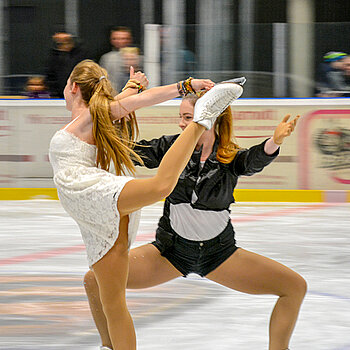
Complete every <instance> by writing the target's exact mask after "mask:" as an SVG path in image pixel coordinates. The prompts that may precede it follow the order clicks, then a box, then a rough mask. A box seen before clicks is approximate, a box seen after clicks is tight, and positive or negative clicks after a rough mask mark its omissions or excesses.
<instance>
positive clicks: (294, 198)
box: [0, 188, 350, 203]
mask: <svg viewBox="0 0 350 350" xmlns="http://www.w3.org/2000/svg"><path fill="white" fill-rule="evenodd" d="M234 196H235V199H236V202H308V203H310V202H327V203H329V202H332V203H350V191H325V190H269V189H236V190H235V192H234ZM34 199H50V200H58V196H57V190H56V189H55V188H0V200H8V201H9V200H34Z"/></svg>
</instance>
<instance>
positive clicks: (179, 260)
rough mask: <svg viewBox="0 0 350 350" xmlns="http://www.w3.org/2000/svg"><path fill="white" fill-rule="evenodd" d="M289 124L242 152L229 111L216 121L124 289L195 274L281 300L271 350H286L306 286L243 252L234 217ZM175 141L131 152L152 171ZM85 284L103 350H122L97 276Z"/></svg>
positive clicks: (133, 262)
mask: <svg viewBox="0 0 350 350" xmlns="http://www.w3.org/2000/svg"><path fill="white" fill-rule="evenodd" d="M197 101H198V96H197V95H194V94H188V95H187V96H185V97H184V98H183V100H182V103H181V105H180V121H179V126H180V128H181V129H182V130H186V128H187V127H188V126H189V125H190V123H191V122H192V120H193V115H194V107H195V104H196V103H197ZM288 118H289V116H286V117H285V118H284V119H283V121H282V122H281V123H280V124H279V125H278V126H277V127H276V129H275V131H274V135H273V137H271V138H269V139H267V140H265V141H264V142H262V143H261V144H258V145H255V146H253V147H251V148H249V149H242V148H240V147H239V146H238V145H237V144H236V143H234V142H233V139H234V135H233V125H232V123H233V121H232V113H231V108H230V107H228V108H227V109H226V110H225V111H224V112H223V113H222V114H221V115H220V116H219V117H218V119H217V120H216V122H215V124H214V127H213V128H211V129H210V130H207V131H205V132H204V133H203V135H202V136H201V137H200V139H199V141H198V143H197V146H196V149H195V151H194V153H193V154H192V157H191V159H190V161H189V163H188V164H187V166H186V168H185V170H184V171H183V172H182V174H181V176H180V178H179V180H178V182H177V185H176V187H175V189H174V190H173V192H172V193H171V194H170V195H169V196H168V197H167V198H166V199H165V203H164V209H163V216H162V217H161V218H160V220H159V223H158V227H157V231H156V240H155V241H154V242H152V243H151V244H146V245H143V246H140V247H137V248H134V249H131V250H130V253H129V275H128V280H127V288H131V289H139V288H148V287H152V286H155V285H158V284H161V283H164V282H167V281H170V280H172V279H174V278H177V277H180V276H183V277H186V276H187V275H188V274H189V273H196V274H198V275H199V276H201V277H206V278H208V279H210V280H212V281H214V282H217V283H219V284H221V285H223V286H226V287H228V288H231V289H233V290H237V291H241V292H244V293H248V294H272V295H276V296H278V300H277V302H276V305H275V307H274V310H273V312H272V315H271V319H270V344H269V349H270V350H285V349H288V346H289V340H290V337H291V335H292V332H293V329H294V326H295V323H296V320H297V317H298V313H299V309H300V306H301V303H302V301H303V298H304V295H305V293H306V282H305V280H304V279H303V278H302V277H301V276H300V275H299V274H297V273H296V272H294V271H292V270H291V269H289V268H287V267H286V266H283V265H282V264H280V263H278V262H276V261H273V260H271V259H268V258H265V257H263V256H260V255H257V254H254V253H252V252H249V251H247V250H245V249H242V248H240V247H238V246H237V245H236V240H235V232H234V228H233V226H232V223H231V219H230V216H229V214H230V205H231V204H232V203H234V197H233V190H234V188H235V186H236V184H237V181H238V178H239V177H240V176H250V175H253V174H254V173H257V172H260V171H262V170H263V168H264V167H265V166H267V165H268V164H270V163H271V162H272V161H273V160H274V159H275V158H276V157H277V155H278V154H279V148H280V145H281V144H282V143H283V140H284V138H285V137H288V136H289V135H290V134H291V133H292V131H293V130H294V128H295V126H296V123H297V120H298V117H296V118H295V119H293V120H291V121H288ZM178 137H179V135H172V136H162V137H161V138H159V139H153V140H151V141H146V140H142V141H140V142H138V143H137V146H136V147H135V149H134V150H135V151H136V152H137V153H138V154H139V155H140V156H141V158H142V159H143V162H144V165H145V166H146V167H147V168H157V167H158V166H159V164H160V162H161V161H162V158H163V157H164V155H165V153H166V152H167V150H168V149H169V148H170V147H171V145H172V144H173V143H174V142H175V140H176V139H177V138H178ZM276 234H279V233H276ZM84 286H85V290H86V293H87V296H88V300H89V304H90V309H91V312H92V315H93V318H94V320H95V323H96V326H97V329H98V331H99V334H100V337H101V341H102V346H101V348H100V349H101V350H108V349H118V348H113V347H112V343H111V339H110V337H109V332H108V328H107V322H106V318H105V315H104V313H103V309H102V305H101V301H100V296H99V290H98V285H97V282H96V278H95V276H94V272H93V271H89V272H87V274H86V275H85V278H84ZM232 331H234V330H232ZM203 345H204V344H203Z"/></svg>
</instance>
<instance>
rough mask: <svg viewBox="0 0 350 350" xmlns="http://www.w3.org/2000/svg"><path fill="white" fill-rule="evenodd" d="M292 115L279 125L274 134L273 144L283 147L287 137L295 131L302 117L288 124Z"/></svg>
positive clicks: (297, 117)
mask: <svg viewBox="0 0 350 350" xmlns="http://www.w3.org/2000/svg"><path fill="white" fill-rule="evenodd" d="M289 118H290V114H288V115H286V116H285V117H284V118H283V120H282V122H281V123H280V124H278V125H277V127H276V129H275V132H274V134H273V142H274V143H275V144H276V145H281V144H282V143H283V140H284V138H285V137H287V136H289V135H290V134H291V133H292V132H293V131H294V129H295V126H296V125H297V121H298V119H299V118H300V115H298V116H296V117H295V118H294V119H293V120H292V121H290V122H288V119H289Z"/></svg>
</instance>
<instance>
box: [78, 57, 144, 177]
mask: <svg viewBox="0 0 350 350" xmlns="http://www.w3.org/2000/svg"><path fill="white" fill-rule="evenodd" d="M71 81H72V82H76V83H77V84H78V85H79V87H80V90H81V93H82V97H83V99H84V101H85V103H86V104H87V105H88V106H89V109H90V114H91V118H92V134H93V137H94V139H95V142H96V147H97V158H96V165H97V166H98V167H100V168H101V169H104V170H107V171H109V169H110V163H111V161H113V163H114V167H115V171H116V174H117V175H122V174H123V175H126V174H127V173H128V172H129V173H132V174H135V166H134V164H133V160H137V161H138V162H140V163H141V164H142V160H141V158H140V157H139V156H138V155H137V154H136V153H135V152H134V151H133V147H134V145H135V139H136V137H137V136H138V126H137V122H136V117H135V114H134V113H131V114H130V115H129V120H126V118H123V119H122V120H120V121H119V122H118V123H117V124H116V125H115V124H113V123H112V118H111V109H110V104H111V102H112V101H114V98H113V96H112V93H113V91H114V90H113V88H112V86H111V83H110V81H109V80H108V79H107V72H106V70H104V69H103V68H101V67H100V66H99V65H97V64H96V63H95V62H93V61H90V60H84V61H82V62H80V63H79V64H78V65H77V66H76V67H75V68H74V70H73V72H72V74H71Z"/></svg>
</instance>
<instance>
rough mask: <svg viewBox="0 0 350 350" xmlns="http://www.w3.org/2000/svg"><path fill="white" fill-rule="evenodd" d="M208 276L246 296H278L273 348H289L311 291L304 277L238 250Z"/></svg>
mask: <svg viewBox="0 0 350 350" xmlns="http://www.w3.org/2000/svg"><path fill="white" fill-rule="evenodd" d="M206 277H207V278H209V279H211V280H213V281H215V282H217V283H220V284H222V285H224V286H226V287H229V288H231V289H235V290H238V291H241V292H244V293H249V294H273V295H277V296H278V297H279V298H278V300H277V302H276V305H275V307H274V310H273V312H272V315H271V319H270V345H269V349H270V350H285V349H288V345H289V340H290V337H291V335H292V332H293V329H294V326H295V323H296V320H297V317H298V314H299V309H300V306H301V303H302V301H303V299H304V296H305V293H306V289H307V287H306V282H305V280H304V279H303V278H302V277H301V276H300V275H298V274H297V273H296V272H294V271H292V270H291V269H289V268H288V267H286V266H284V265H282V264H280V263H278V262H276V261H274V260H271V259H268V258H265V257H263V256H261V255H258V254H254V253H251V252H248V251H246V250H244V249H238V250H237V251H236V252H235V253H234V254H233V255H232V256H231V257H230V258H229V259H227V260H226V261H225V262H224V263H223V264H221V265H220V266H219V267H218V268H217V269H215V270H214V271H213V272H211V273H209V274H208V275H207V276H206Z"/></svg>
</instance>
